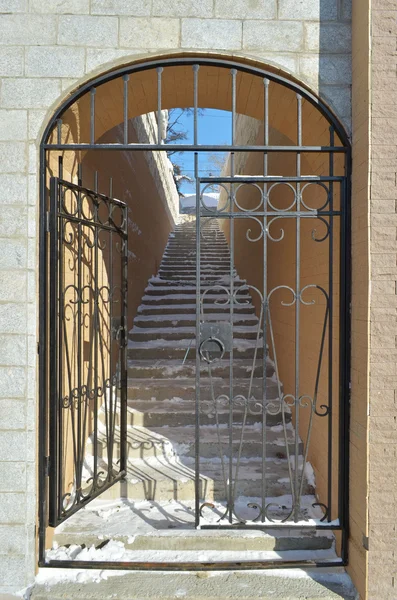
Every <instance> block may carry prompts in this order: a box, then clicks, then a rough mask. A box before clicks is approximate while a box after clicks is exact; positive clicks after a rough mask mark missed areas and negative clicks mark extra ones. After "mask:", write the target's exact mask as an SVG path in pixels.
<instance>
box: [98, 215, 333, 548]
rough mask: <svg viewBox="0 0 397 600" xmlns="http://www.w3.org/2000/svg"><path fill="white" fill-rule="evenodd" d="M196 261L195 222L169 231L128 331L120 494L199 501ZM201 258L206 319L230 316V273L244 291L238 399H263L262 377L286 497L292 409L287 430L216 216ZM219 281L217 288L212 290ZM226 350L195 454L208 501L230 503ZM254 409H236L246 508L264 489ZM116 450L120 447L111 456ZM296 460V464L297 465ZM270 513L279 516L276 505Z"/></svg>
mask: <svg viewBox="0 0 397 600" xmlns="http://www.w3.org/2000/svg"><path fill="white" fill-rule="evenodd" d="M195 261H196V233H195V222H185V223H181V224H179V225H177V226H176V228H175V231H174V232H173V233H171V234H170V237H169V240H168V244H167V246H166V249H165V252H164V256H163V259H162V262H161V265H160V269H159V273H158V275H157V276H156V277H152V278H151V279H150V280H149V282H148V286H147V288H146V290H145V293H144V296H143V298H142V304H141V306H140V307H139V309H138V314H137V316H136V318H135V320H134V326H133V329H132V330H131V332H130V341H129V347H128V357H129V363H128V412H127V418H128V436H127V437H128V459H129V469H128V477H127V480H126V482H124V484H123V488H122V495H123V496H125V497H128V498H129V499H132V500H135V501H138V500H153V501H156V502H162V501H169V500H176V501H185V500H192V499H193V498H194V471H193V469H194V457H195V369H196V361H195V343H196V342H195V333H196V332H195V320H196V262H195ZM200 264H201V266H200V279H201V292H202V293H203V292H204V291H205V290H206V291H205V296H204V308H203V314H202V320H203V321H205V322H208V323H213V324H220V323H228V322H229V319H230V305H229V304H226V303H225V299H227V290H228V289H229V288H230V274H231V273H232V275H233V285H234V289H238V292H237V295H236V301H235V302H234V306H233V312H234V316H233V321H234V327H233V338H234V339H233V346H234V348H233V352H234V354H233V377H234V381H233V393H234V396H236V395H238V394H244V395H245V396H247V395H248V390H249V389H250V397H251V398H252V399H255V398H256V399H259V398H261V397H262V384H263V379H262V378H263V376H264V372H265V373H266V378H267V379H266V387H267V397H268V402H269V403H271V404H272V405H273V410H272V411H269V414H268V415H267V430H266V461H265V465H266V466H265V478H266V496H267V498H277V497H281V496H285V495H288V494H290V493H291V489H290V478H289V477H290V471H289V466H288V459H287V448H286V443H287V444H288V447H289V448H288V449H289V454H290V456H291V455H294V453H295V431H294V428H293V425H292V422H291V416H290V414H286V416H285V421H286V431H285V432H284V428H283V424H282V414H281V410H278V411H277V407H279V406H280V404H279V398H278V396H279V389H280V387H279V385H278V384H277V380H276V378H275V373H274V365H273V363H272V361H271V360H270V359H269V357H265V358H264V357H263V342H262V338H261V334H262V331H261V325H260V324H259V321H258V318H257V316H256V314H255V309H254V305H253V303H252V298H251V296H250V294H249V290H248V288H247V287H244V284H245V283H246V282H245V281H243V280H241V279H240V278H239V276H238V274H237V273H235V272H234V271H231V270H230V252H229V247H228V244H227V242H226V239H225V236H224V234H223V232H222V231H221V230H220V229H219V225H218V223H217V221H214V220H212V221H211V222H210V223H209V224H208V225H206V226H205V227H204V230H203V237H202V240H201V263H200ZM216 285H218V286H221V287H218V288H216V287H214V286H216ZM229 356H230V355H229V353H228V352H225V355H224V356H223V358H222V359H221V360H219V361H217V362H214V363H213V364H212V367H211V373H209V370H208V365H207V364H206V363H205V362H204V361H202V363H201V382H200V398H201V404H202V408H203V410H202V411H201V414H200V448H199V455H200V475H201V500H202V502H214V501H219V502H222V501H225V486H224V479H225V477H224V473H223V471H222V460H223V468H224V469H226V470H227V472H228V473H229V459H228V454H229V450H228V444H229V432H230V427H229V407H228V406H225V405H222V404H219V407H218V411H217V415H216V414H215V412H216V411H215V410H214V409H213V402H212V401H211V398H212V394H214V395H215V397H218V396H219V395H221V394H226V395H228V394H229V368H230V364H229ZM264 360H265V365H264V364H263V361H264ZM250 386H251V387H250ZM254 404H255V401H254V400H253V405H254ZM274 407H276V410H274ZM205 408H206V409H207V410H205ZM253 413H254V414H252V412H248V413H246V414H245V413H244V407H243V406H239V405H238V404H236V406H235V408H234V413H233V472H234V473H235V472H236V463H237V456H238V450H239V445H240V442H241V438H242V439H243V444H242V446H241V448H242V450H241V460H240V467H239V472H238V478H237V480H236V488H235V497H236V498H237V499H239V501H240V504H241V503H243V504H244V499H245V498H246V499H247V501H246V502H245V505H247V504H248V503H249V502H250V498H251V499H252V498H258V497H259V496H260V494H261V486H262V458H261V455H262V428H261V427H262V426H261V420H262V415H261V411H260V410H259V411H255V410H254V411H253ZM255 413H256V414H255ZM216 423H217V424H216ZM117 426H118V424H117ZM242 432H243V433H242ZM117 439H118V435H117V427H116V440H117ZM103 445H105V439H104V440H103ZM298 449H299V453H300V457H299V458H300V464H302V461H303V457H302V452H303V445H302V442H301V441H300V440H299V444H298ZM104 450H105V448H104ZM118 450H119V448H118V446H116V449H115V460H117V458H118ZM104 455H105V453H104ZM221 455H222V456H223V459H221ZM290 464H292V467H293V466H294V461H293V460H292V461H290ZM313 494H314V489H313V486H312V485H310V483H309V482H308V481H307V480H306V478H305V480H304V484H303V496H307V497H312V498H313ZM119 495H120V489H119V487H118V486H115V487H113V488H111V489H110V490H108V491H107V492H105V493H104V497H107V498H111V497H114V498H116V497H118V496H119ZM251 501H252V500H251ZM312 501H313V502H314V499H313V500H312ZM284 511H285V507H284ZM273 514H274V516H276V517H277V516H281V515H279V514H278V513H277V507H275V508H274V509H273ZM303 514H305V512H304V511H303ZM256 516H257V513H252V514H251V515H247V517H246V518H254V517H256ZM284 516H285V512H284ZM329 540H330V538H329V536H326V537H325V538H324V545H325V547H329V544H330V541H329Z"/></svg>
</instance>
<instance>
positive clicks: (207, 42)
mask: <svg viewBox="0 0 397 600" xmlns="http://www.w3.org/2000/svg"><path fill="white" fill-rule="evenodd" d="M241 37H242V23H241V21H235V20H226V19H222V20H217V21H215V20H206V19H182V41H181V46H182V48H198V49H209V50H214V49H215V48H218V49H220V50H233V49H238V50H239V49H240V48H241Z"/></svg>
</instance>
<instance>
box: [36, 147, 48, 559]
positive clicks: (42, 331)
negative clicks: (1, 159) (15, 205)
mask: <svg viewBox="0 0 397 600" xmlns="http://www.w3.org/2000/svg"><path fill="white" fill-rule="evenodd" d="M46 164H47V161H46V151H45V150H44V148H43V145H41V146H40V228H39V323H40V327H39V424H38V426H39V442H38V450H39V457H38V462H39V468H38V500H39V503H38V526H39V544H38V551H39V552H38V554H39V556H38V559H39V565H43V564H44V562H45V547H46V535H45V534H46V520H47V517H48V515H47V510H48V501H47V492H48V481H47V476H46V473H45V471H44V460H45V456H46V455H47V444H48V430H47V424H48V404H47V402H48V383H47V371H48V369H47V358H48V352H47V319H48V317H47V314H48V313H47V308H48V298H47V291H48V287H47V281H48V266H47V258H48V256H47V252H48V242H47V231H46V215H47V190H46Z"/></svg>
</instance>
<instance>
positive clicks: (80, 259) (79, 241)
mask: <svg viewBox="0 0 397 600" xmlns="http://www.w3.org/2000/svg"><path fill="white" fill-rule="evenodd" d="M77 177H78V185H79V186H81V185H82V180H83V170H82V165H81V164H79V165H78V168H77ZM77 217H78V219H79V222H78V224H77V357H76V362H77V453H76V465H77V469H76V473H75V477H76V499H77V502H79V500H80V498H81V483H82V482H81V475H82V431H81V407H82V398H81V394H82V373H81V363H82V352H83V337H82V329H83V324H82V316H83V315H82V293H83V290H82V283H83V277H82V268H83V256H82V244H83V233H82V224H81V218H82V214H81V192H80V190H79V191H78V194H77ZM71 392H72V390H71ZM71 410H72V411H74V410H75V407H74V405H72V406H71Z"/></svg>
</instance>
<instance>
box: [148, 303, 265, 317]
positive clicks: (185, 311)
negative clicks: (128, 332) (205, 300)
mask: <svg viewBox="0 0 397 600" xmlns="http://www.w3.org/2000/svg"><path fill="white" fill-rule="evenodd" d="M176 311H177V312H178V315H193V314H195V313H196V307H195V305H194V304H178V306H177V308H176V306H175V305H172V304H163V305H161V306H151V305H148V304H141V306H139V308H138V315H166V314H175V312H176ZM233 312H234V313H235V314H243V315H253V314H254V313H255V308H254V306H253V304H236V303H234V304H233ZM208 313H216V314H219V313H226V314H230V304H228V305H222V304H208V305H206V307H205V314H206V315H207V314H208Z"/></svg>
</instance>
